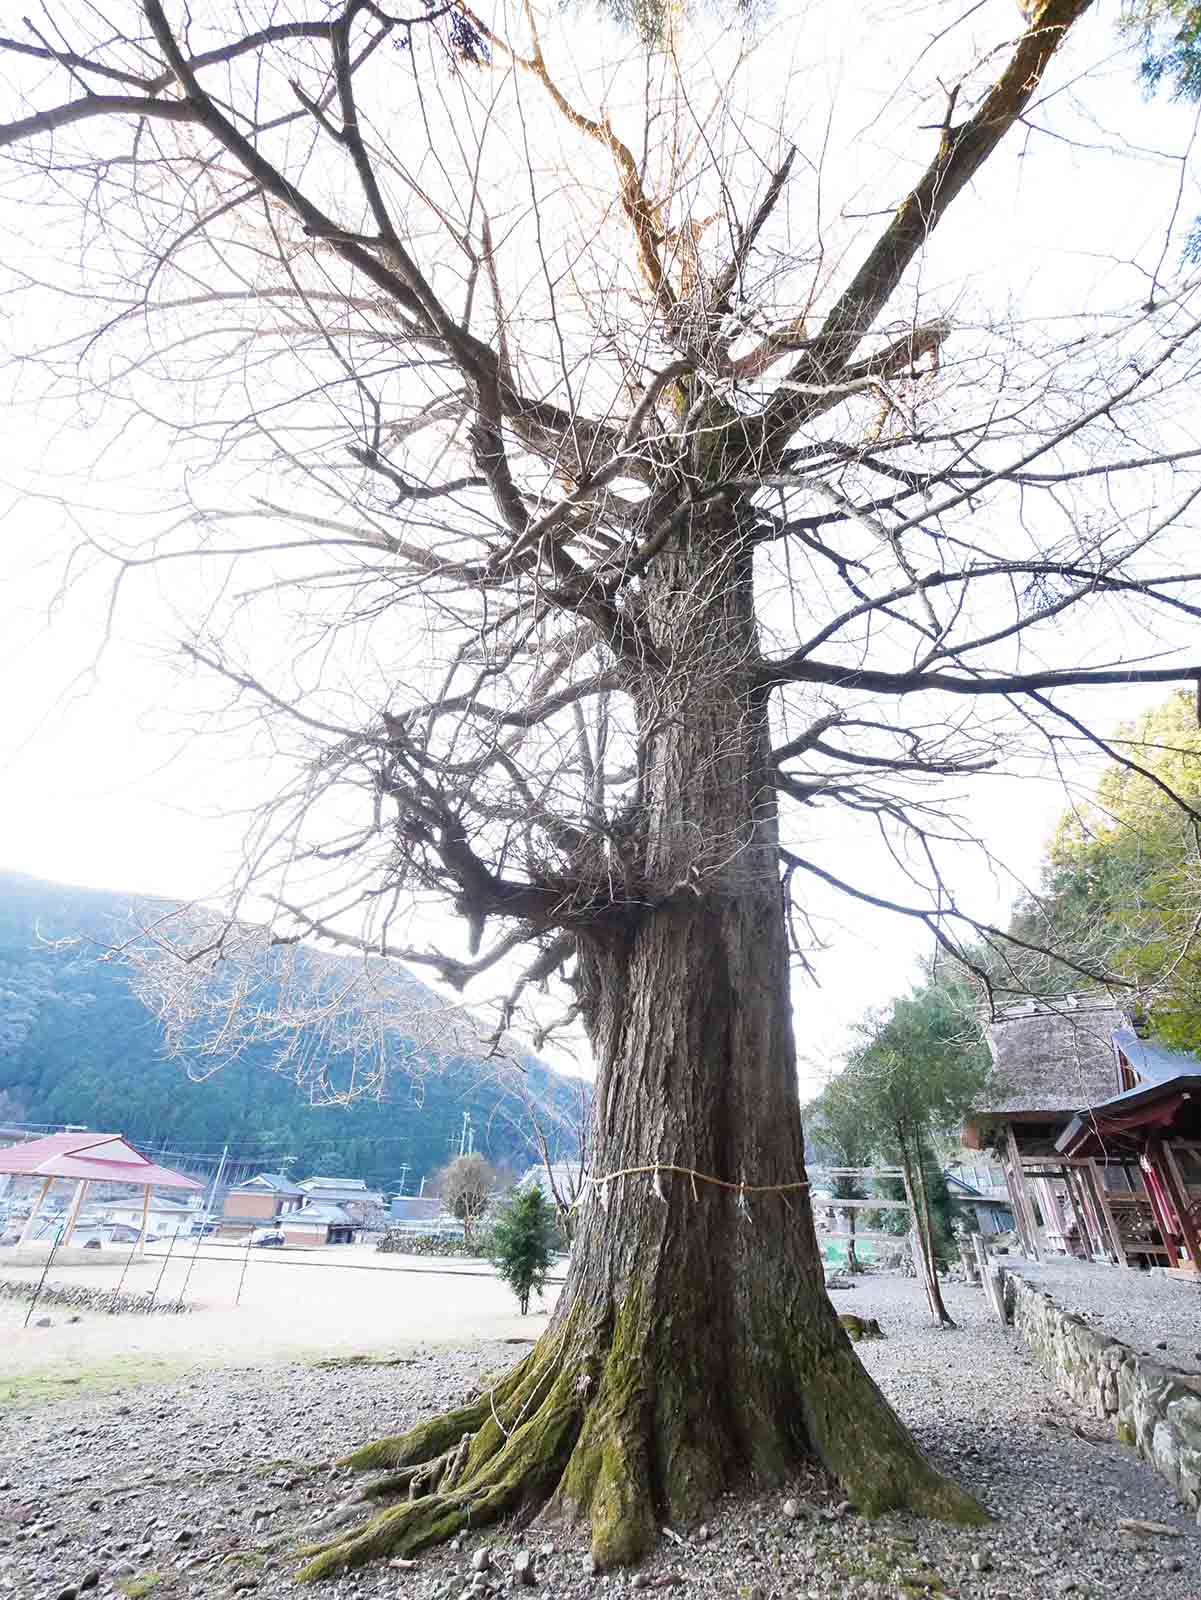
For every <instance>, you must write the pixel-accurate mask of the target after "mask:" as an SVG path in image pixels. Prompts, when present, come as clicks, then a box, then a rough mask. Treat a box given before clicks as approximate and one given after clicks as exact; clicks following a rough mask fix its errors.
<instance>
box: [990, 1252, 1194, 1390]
mask: <svg viewBox="0 0 1201 1600" xmlns="http://www.w3.org/2000/svg"><path fill="white" fill-rule="evenodd" d="M1013 1270H1014V1271H1015V1272H1018V1273H1020V1274H1021V1276H1022V1277H1023V1278H1026V1279H1028V1280H1029V1282H1031V1283H1036V1284H1037V1285H1038V1286H1039V1288H1040V1289H1044V1290H1045V1291H1046V1292H1047V1294H1049V1295H1051V1296H1052V1298H1053V1299H1054V1300H1055V1301H1056V1302H1057V1303H1058V1304H1059V1305H1060V1306H1062V1307H1063V1309H1064V1310H1065V1311H1076V1312H1079V1314H1080V1315H1081V1316H1083V1317H1084V1318H1085V1319H1086V1320H1087V1321H1089V1322H1092V1323H1095V1324H1096V1326H1097V1327H1100V1328H1104V1329H1105V1331H1106V1332H1107V1333H1112V1334H1113V1336H1114V1337H1115V1338H1116V1339H1121V1341H1122V1343H1123V1344H1128V1345H1130V1346H1131V1347H1132V1349H1134V1350H1137V1351H1138V1353H1139V1354H1140V1355H1148V1356H1152V1357H1153V1358H1154V1359H1155V1360H1156V1361H1160V1362H1162V1363H1163V1365H1164V1366H1166V1367H1171V1368H1172V1369H1173V1370H1174V1371H1176V1372H1196V1373H1201V1284H1198V1283H1188V1282H1186V1281H1185V1280H1184V1279H1181V1278H1161V1277H1159V1276H1158V1275H1155V1276H1152V1274H1151V1273H1149V1272H1135V1271H1122V1272H1119V1271H1117V1270H1116V1269H1115V1268H1114V1267H1102V1266H1096V1265H1094V1264H1093V1263H1092V1262H1086V1261H1069V1260H1067V1259H1066V1258H1065V1257H1060V1258H1057V1259H1054V1260H1050V1261H1045V1262H1042V1263H1039V1262H1036V1261H1027V1260H1025V1259H1022V1258H1015V1259H1014V1262H1013Z"/></svg>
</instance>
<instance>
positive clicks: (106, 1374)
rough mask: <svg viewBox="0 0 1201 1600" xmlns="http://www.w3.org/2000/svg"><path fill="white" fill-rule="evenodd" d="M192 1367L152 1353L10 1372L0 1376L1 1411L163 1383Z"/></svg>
mask: <svg viewBox="0 0 1201 1600" xmlns="http://www.w3.org/2000/svg"><path fill="white" fill-rule="evenodd" d="M190 1370H191V1368H190V1366H189V1364H188V1363H187V1362H184V1361H165V1360H163V1359H161V1358H159V1357H155V1356H145V1355H136V1356H135V1355H115V1356H112V1357H110V1358H109V1359H108V1360H106V1361H103V1362H98V1363H97V1364H96V1365H95V1366H94V1367H85V1368H84V1370H83V1371H82V1372H81V1371H79V1369H78V1368H77V1367H76V1368H74V1369H72V1370H70V1371H68V1370H67V1369H66V1368H63V1369H61V1370H59V1369H57V1368H54V1367H49V1368H47V1369H45V1370H44V1371H42V1372H10V1373H5V1374H3V1375H2V1376H0V1411H3V1410H5V1409H8V1408H11V1409H16V1408H20V1407H23V1406H34V1405H45V1404H49V1403H51V1402H53V1401H55V1400H67V1399H71V1398H73V1397H74V1396H76V1395H80V1394H112V1393H113V1392H114V1391H115V1390H117V1389H127V1388H130V1387H132V1386H133V1385H135V1384H140V1383H162V1382H164V1381H166V1380H167V1379H170V1378H175V1377H178V1376H179V1375H180V1374H181V1373H183V1372H186V1371H190Z"/></svg>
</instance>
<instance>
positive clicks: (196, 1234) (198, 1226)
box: [189, 1221, 217, 1239]
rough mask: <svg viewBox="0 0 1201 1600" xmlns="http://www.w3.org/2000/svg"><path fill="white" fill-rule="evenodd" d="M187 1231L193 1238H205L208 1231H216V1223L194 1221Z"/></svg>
mask: <svg viewBox="0 0 1201 1600" xmlns="http://www.w3.org/2000/svg"><path fill="white" fill-rule="evenodd" d="M189 1231H190V1233H191V1235H192V1238H193V1239H207V1238H208V1236H209V1234H210V1233H216V1231H217V1224H216V1223H215V1222H200V1221H196V1222H194V1223H193V1224H192V1226H191V1229H190V1230H189Z"/></svg>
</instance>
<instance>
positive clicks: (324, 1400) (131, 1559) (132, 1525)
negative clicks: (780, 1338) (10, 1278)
mask: <svg viewBox="0 0 1201 1600" xmlns="http://www.w3.org/2000/svg"><path fill="white" fill-rule="evenodd" d="M947 1297H948V1303H949V1306H950V1309H951V1312H952V1314H953V1315H954V1316H955V1317H956V1318H957V1319H958V1320H959V1322H960V1324H961V1326H960V1329H959V1331H957V1332H943V1333H939V1332H935V1331H934V1330H933V1329H931V1328H930V1327H929V1325H928V1319H927V1316H926V1313H925V1310H924V1306H923V1304H922V1302H921V1299H920V1291H919V1290H918V1288H917V1286H916V1285H915V1284H914V1283H913V1281H912V1280H906V1279H897V1278H884V1277H879V1278H869V1279H860V1280H858V1281H857V1286H856V1287H855V1288H854V1289H851V1290H847V1291H842V1292H839V1293H836V1294H835V1295H834V1299H835V1302H836V1304H837V1306H838V1308H839V1310H852V1309H853V1310H855V1311H857V1312H858V1313H859V1314H860V1315H864V1316H874V1317H878V1318H879V1319H880V1321H881V1323H882V1325H883V1328H884V1331H885V1333H886V1335H887V1337H886V1339H885V1340H884V1341H883V1342H880V1343H870V1344H863V1345H861V1346H860V1350H861V1352H862V1354H863V1357H864V1360H865V1362H866V1364H867V1365H868V1367H869V1368H870V1369H871V1371H872V1372H873V1374H874V1375H875V1377H876V1379H877V1381H878V1382H879V1383H880V1385H881V1387H882V1388H883V1389H884V1391H885V1393H886V1394H887V1395H888V1396H889V1398H890V1399H891V1400H892V1402H893V1404H894V1405H895V1406H896V1407H897V1409H898V1410H899V1411H900V1413H901V1415H902V1416H903V1417H904V1418H905V1420H906V1421H907V1422H908V1423H909V1425H910V1426H911V1427H912V1428H913V1429H914V1431H915V1433H916V1434H917V1436H918V1438H919V1440H920V1441H921V1443H922V1445H923V1446H924V1448H925V1449H926V1451H927V1452H928V1453H929V1455H930V1456H931V1457H932V1458H933V1459H934V1461H935V1462H936V1464H937V1465H939V1466H940V1467H942V1468H943V1469H945V1470H946V1471H948V1472H950V1473H952V1474H954V1475H955V1476H956V1477H957V1478H958V1479H959V1480H960V1481H961V1482H962V1483H964V1484H965V1485H966V1486H968V1487H969V1488H971V1489H973V1490H974V1491H975V1492H976V1494H977V1495H979V1497H980V1498H981V1499H982V1500H983V1501H984V1502H985V1504H986V1505H987V1506H988V1508H989V1509H990V1511H991V1512H992V1513H993V1515H994V1517H995V1518H996V1519H997V1520H996V1521H995V1522H993V1523H992V1524H991V1525H989V1526H987V1527H985V1528H980V1529H965V1528H957V1527H945V1526H940V1525H935V1524H930V1523H923V1522H919V1521H916V1520H914V1519H911V1518H907V1517H884V1518H881V1519H879V1520H877V1521H874V1522H867V1521H865V1520H863V1519H861V1518H859V1517H857V1516H856V1515H855V1514H854V1513H853V1511H850V1512H844V1513H843V1514H841V1515H840V1514H838V1512H837V1510H836V1508H835V1502H836V1500H837V1496H836V1495H834V1494H832V1493H831V1492H830V1489H829V1486H828V1485H826V1484H825V1483H824V1482H823V1481H822V1480H821V1479H820V1478H818V1477H817V1476H816V1475H815V1476H813V1477H812V1478H809V1479H798V1481H797V1482H796V1483H795V1484H794V1485H792V1486H791V1488H790V1490H788V1491H785V1492H783V1493H780V1494H776V1495H772V1496H770V1497H764V1498H759V1499H752V1498H732V1497H731V1498H727V1499H725V1500H723V1501H722V1502H721V1503H720V1504H719V1505H717V1506H716V1507H714V1509H713V1512H712V1514H711V1516H710V1518H709V1521H708V1524H707V1525H706V1526H705V1527H703V1528H696V1527H691V1528H683V1527H682V1528H678V1529H676V1530H674V1534H675V1538H668V1539H665V1540H664V1542H663V1545H662V1547H661V1548H660V1550H659V1552H658V1553H657V1554H656V1555H655V1556H654V1558H653V1559H652V1560H651V1561H649V1562H648V1563H647V1565H646V1567H645V1568H644V1569H643V1571H642V1573H641V1574H638V1575H636V1576H632V1575H630V1574H614V1575H611V1576H603V1577H598V1578H594V1577H592V1576H591V1575H590V1574H589V1571H588V1566H587V1560H586V1554H587V1547H586V1540H585V1539H584V1538H583V1537H580V1536H578V1535H574V1534H573V1535H571V1536H570V1537H567V1538H564V1537H563V1536H562V1535H561V1534H559V1533H558V1532H551V1533H549V1534H544V1533H542V1532H541V1531H540V1530H538V1529H537V1528H535V1529H532V1530H529V1531H528V1532H527V1533H525V1534H524V1535H521V1534H518V1533H516V1532H514V1531H512V1530H507V1529H501V1530H493V1531H492V1532H491V1534H487V1533H481V1534H479V1535H477V1536H474V1537H473V1538H472V1539H470V1540H469V1541H467V1542H466V1543H465V1544H464V1545H463V1547H462V1548H461V1549H460V1550H457V1551H456V1550H439V1551H431V1552H428V1553H427V1554H425V1555H423V1556H422V1557H420V1558H419V1560H418V1563H417V1565H416V1567H414V1568H413V1569H411V1570H403V1571H402V1570H392V1569H388V1568H386V1567H383V1568H374V1569H368V1570H367V1571H365V1572H363V1573H360V1574H354V1575H350V1576H348V1577H346V1578H343V1579H341V1580H339V1581H337V1582H336V1583H334V1584H330V1585H328V1586H326V1587H325V1589H324V1590H318V1591H316V1594H317V1595H318V1596H320V1595H321V1594H322V1593H324V1594H326V1595H329V1596H331V1597H332V1596H337V1597H340V1600H341V1597H345V1600H374V1597H379V1600H383V1597H398V1600H459V1596H461V1595H469V1597H470V1600H503V1597H505V1596H508V1595H510V1594H511V1595H513V1596H514V1597H516V1596H518V1595H523V1594H526V1593H528V1594H529V1595H530V1596H531V1600H567V1597H571V1600H618V1597H619V1596H624V1595H626V1594H627V1593H628V1592H630V1593H632V1591H633V1590H635V1589H636V1588H637V1589H641V1588H650V1587H655V1588H658V1587H662V1588H669V1587H670V1588H678V1589H680V1590H681V1591H682V1592H683V1594H685V1595H687V1594H696V1595H705V1596H713V1597H714V1600H841V1597H850V1596H855V1597H861V1600H914V1597H916V1596H919V1595H923V1594H927V1595H940V1594H941V1595H948V1596H954V1597H959V1600H1043V1597H1048V1600H1049V1597H1058V1596H1071V1597H1073V1600H1085V1597H1092V1600H1103V1597H1105V1600H1108V1597H1114V1600H1116V1597H1118V1596H1121V1597H1123V1600H1125V1597H1127V1596H1131V1595H1140V1596H1148V1597H1150V1600H1201V1534H1199V1532H1198V1529H1197V1527H1196V1525H1195V1523H1194V1522H1193V1519H1192V1517H1191V1515H1184V1514H1182V1513H1181V1512H1180V1511H1179V1510H1178V1509H1177V1508H1176V1507H1175V1505H1174V1503H1173V1501H1172V1498H1171V1495H1170V1493H1169V1491H1168V1490H1167V1488H1166V1486H1165V1485H1163V1484H1162V1483H1161V1481H1160V1480H1159V1479H1158V1478H1157V1477H1156V1476H1155V1475H1154V1474H1153V1473H1152V1472H1151V1471H1150V1470H1149V1469H1148V1468H1147V1467H1145V1466H1144V1465H1143V1464H1142V1463H1141V1462H1139V1460H1138V1459H1137V1457H1136V1456H1135V1455H1134V1454H1133V1453H1132V1452H1131V1451H1128V1450H1125V1449H1123V1448H1122V1447H1121V1446H1119V1445H1117V1444H1115V1443H1113V1442H1111V1441H1110V1440H1108V1439H1103V1438H1102V1437H1101V1436H1100V1429H1099V1425H1098V1424H1097V1423H1096V1422H1095V1421H1092V1420H1091V1419H1085V1418H1083V1417H1081V1416H1080V1415H1078V1414H1077V1413H1075V1412H1074V1411H1073V1410H1072V1408H1071V1407H1070V1406H1069V1404H1068V1402H1067V1401H1066V1400H1064V1399H1062V1398H1061V1397H1060V1396H1059V1395H1058V1394H1056V1393H1055V1392H1054V1391H1053V1390H1051V1388H1050V1386H1049V1385H1048V1384H1047V1383H1046V1382H1045V1380H1043V1378H1042V1377H1041V1376H1040V1375H1039V1374H1038V1373H1037V1372H1036V1371H1035V1370H1034V1368H1033V1367H1032V1366H1031V1365H1030V1364H1029V1363H1028V1362H1027V1361H1026V1360H1025V1359H1024V1357H1023V1355H1022V1354H1021V1352H1020V1350H1019V1349H1018V1348H1017V1347H1016V1344H1015V1341H1014V1339H1013V1336H1012V1335H1007V1334H1006V1333H1004V1332H1003V1331H1002V1330H1001V1329H1000V1328H999V1327H997V1326H996V1325H995V1324H994V1323H992V1322H990V1321H989V1320H988V1316H987V1313H986V1310H985V1306H984V1302H983V1297H982V1296H981V1294H980V1292H979V1291H977V1290H973V1289H971V1288H968V1287H966V1286H962V1285H950V1286H949V1287H948V1290H947ZM521 1353H522V1351H521V1348H520V1347H517V1346H515V1345H514V1344H512V1343H508V1344H503V1345H502V1344H493V1345H490V1346H479V1345H476V1346H475V1347H473V1348H472V1349H470V1350H456V1349H448V1348H446V1347H444V1346H440V1347H435V1346H429V1347H426V1348H424V1349H418V1350H415V1351H410V1352H408V1353H405V1354H403V1355H398V1356H396V1357H394V1358H393V1361H392V1364H381V1362H380V1361H379V1360H374V1361H372V1362H370V1363H361V1364H355V1363H352V1362H348V1360H347V1358H345V1357H339V1358H335V1359H334V1360H333V1361H332V1362H331V1363H330V1364H329V1365H327V1366H324V1367H322V1366H311V1365H310V1366H303V1367H298V1366H293V1365H276V1366H263V1367H260V1368H257V1369H253V1368H252V1369H245V1368H243V1369H241V1370H216V1371H214V1370H205V1371H199V1372H195V1373H193V1374H191V1375H190V1376H188V1377H185V1378H181V1379H179V1380H177V1381H175V1382H174V1383H172V1384H171V1385H169V1386H168V1385H154V1386H147V1387H143V1388H138V1389H135V1390H127V1391H125V1392H124V1393H122V1394H114V1395H107V1396H104V1397H90V1398H84V1397H80V1398H78V1399H76V1400H71V1401H60V1402H57V1403H55V1404H48V1405H44V1406H41V1407H35V1408H33V1409H29V1408H23V1409H19V1410H15V1411H14V1410H9V1411H7V1412H6V1413H4V1414H3V1417H2V1418H0V1594H6V1595H12V1596H14V1597H19V1600H59V1597H60V1596H62V1597H65V1600H72V1596H73V1594H74V1586H79V1589H80V1593H81V1596H82V1597H83V1600H89V1597H90V1596H91V1595H95V1596H96V1597H97V1600H104V1597H106V1596H119V1595H121V1594H123V1593H129V1594H133V1595H138V1594H143V1595H145V1594H149V1595H153V1597H154V1600H185V1597H189V1600H190V1597H193V1596H195V1597H202V1600H222V1597H225V1596H230V1597H233V1596H236V1595H243V1594H245V1595H250V1596H253V1597H254V1600H259V1597H261V1600H268V1597H269V1600H276V1597H289V1596H293V1595H296V1594H298V1593H300V1592H302V1591H298V1590H297V1589H296V1587H295V1586H294V1585H293V1583H292V1581H291V1573H292V1571H293V1570H294V1566H295V1562H294V1560H293V1558H291V1557H289V1556H287V1555H285V1554H282V1553H281V1554H275V1553H272V1551H271V1550H270V1548H269V1543H268V1542H269V1541H270V1540H271V1539H272V1538H275V1537H282V1536H286V1535H287V1534H289V1533H290V1532H291V1531H292V1530H293V1529H295V1528H297V1527H298V1526H301V1525H304V1524H308V1525H309V1526H310V1528H311V1531H312V1532H313V1533H315V1534H319V1530H320V1522H319V1521H316V1526H315V1527H314V1526H313V1523H314V1521H315V1519H317V1518H319V1516H320V1515H322V1514H323V1513H326V1512H328V1511H329V1510H330V1509H332V1508H333V1507H334V1506H336V1505H338V1504H339V1503H340V1502H342V1501H343V1500H344V1499H345V1498H346V1495H347V1493H348V1490H349V1487H350V1485H349V1480H348V1479H347V1477H346V1476H345V1475H344V1474H342V1473H341V1472H339V1471H338V1470H337V1469H336V1468H332V1467H331V1466H330V1465H329V1462H330V1460H331V1458H334V1457H336V1456H337V1455H338V1454H339V1453H341V1452H342V1451H344V1450H346V1449H347V1448H349V1447H351V1446H353V1445H354V1444H356V1443H358V1442H360V1441H362V1440H363V1439H364V1438H367V1437H373V1436H375V1435H378V1434H380V1433H387V1432H393V1431H395V1430H397V1429H399V1428H403V1427H405V1426H408V1425H409V1424H411V1423H412V1422H414V1421H416V1420H417V1419H418V1418H420V1417H421V1416H423V1415H427V1414H429V1413H430V1412H432V1411H436V1410H439V1409H442V1408H445V1407H446V1406H448V1405H451V1404H453V1403H455V1402H456V1401H458V1400H459V1399H461V1397H462V1396H463V1394H464V1393H465V1391H467V1390H468V1389H469V1388H470V1387H471V1385H472V1383H473V1382H474V1381H475V1380H476V1379H477V1377H478V1375H479V1374H480V1373H481V1372H482V1371H495V1370H496V1369H497V1368H498V1367H503V1366H507V1365H508V1364H510V1363H511V1362H512V1361H513V1360H514V1359H515V1358H516V1357H517V1356H519V1355H520V1354H521ZM788 1499H791V1500H792V1501H793V1504H792V1505H791V1506H789V1507H788V1508H787V1512H786V1509H785V1502H786V1500H788ZM788 1512H791V1513H794V1514H793V1515H789V1514H787V1513H788ZM1123 1518H1135V1519H1144V1520H1148V1521H1152V1522H1156V1523H1160V1524H1163V1525H1165V1527H1167V1528H1171V1529H1173V1530H1175V1536H1174V1537H1173V1536H1171V1535H1169V1534H1168V1533H1166V1532H1165V1533H1160V1534H1155V1533H1146V1532H1141V1533H1140V1532H1124V1531H1123V1530H1122V1528H1121V1526H1120V1521H1121V1519H1123ZM484 1546H487V1547H488V1549H489V1550H490V1552H491V1560H492V1565H491V1570H490V1571H488V1572H486V1573H484V1574H482V1575H479V1576H477V1577H476V1578H475V1585H474V1588H471V1587H470V1586H471V1584H472V1578H473V1572H472V1557H473V1556H477V1555H478V1552H479V1551H480V1549H481V1548H482V1547H484ZM521 1549H526V1550H530V1551H532V1552H533V1553H534V1555H535V1559H536V1563H537V1567H536V1581H535V1584H534V1586H533V1587H532V1588H530V1589H528V1590H527V1589H522V1588H520V1587H519V1586H518V1585H517V1583H516V1581H515V1575H514V1574H513V1571H512V1559H513V1557H514V1555H515V1554H516V1553H517V1552H518V1551H519V1550H521ZM156 1574H157V1575H158V1577H157V1580H156V1581H149V1580H151V1579H153V1578H154V1575H156ZM93 1575H95V1578H94V1580H93ZM89 1580H91V1581H89ZM308 1593H309V1595H310V1597H311V1596H312V1594H313V1591H308Z"/></svg>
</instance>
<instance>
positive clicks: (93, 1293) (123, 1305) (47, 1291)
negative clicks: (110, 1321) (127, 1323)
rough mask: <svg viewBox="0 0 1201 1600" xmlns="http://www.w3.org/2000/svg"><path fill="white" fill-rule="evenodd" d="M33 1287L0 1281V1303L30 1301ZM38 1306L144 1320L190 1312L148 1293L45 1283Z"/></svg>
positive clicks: (28, 1284)
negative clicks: (123, 1314) (121, 1314)
mask: <svg viewBox="0 0 1201 1600" xmlns="http://www.w3.org/2000/svg"><path fill="white" fill-rule="evenodd" d="M35 1289H37V1285H36V1284H35V1283H21V1282H19V1281H17V1280H13V1279H0V1300H32V1299H33V1296H34V1291H35ZM37 1301H38V1305H39V1306H63V1307H65V1308H66V1309H67V1310H68V1311H103V1312H132V1313H135V1314H137V1313H140V1314H141V1315H143V1316H145V1315H147V1314H149V1313H151V1312H152V1313H154V1315H156V1316H175V1315H176V1314H177V1313H179V1312H181V1311H190V1310H191V1309H192V1308H191V1306H189V1305H184V1304H181V1303H178V1302H176V1301H174V1300H171V1301H168V1302H166V1303H164V1302H163V1301H161V1300H154V1299H152V1291H151V1290H149V1289H143V1290H140V1291H137V1290H135V1291H132V1292H122V1293H121V1294H118V1293H117V1291H116V1290H115V1289H88V1288H85V1287H84V1285H83V1284H65V1283H45V1284H43V1285H42V1287H41V1289H40V1290H38V1295H37Z"/></svg>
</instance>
